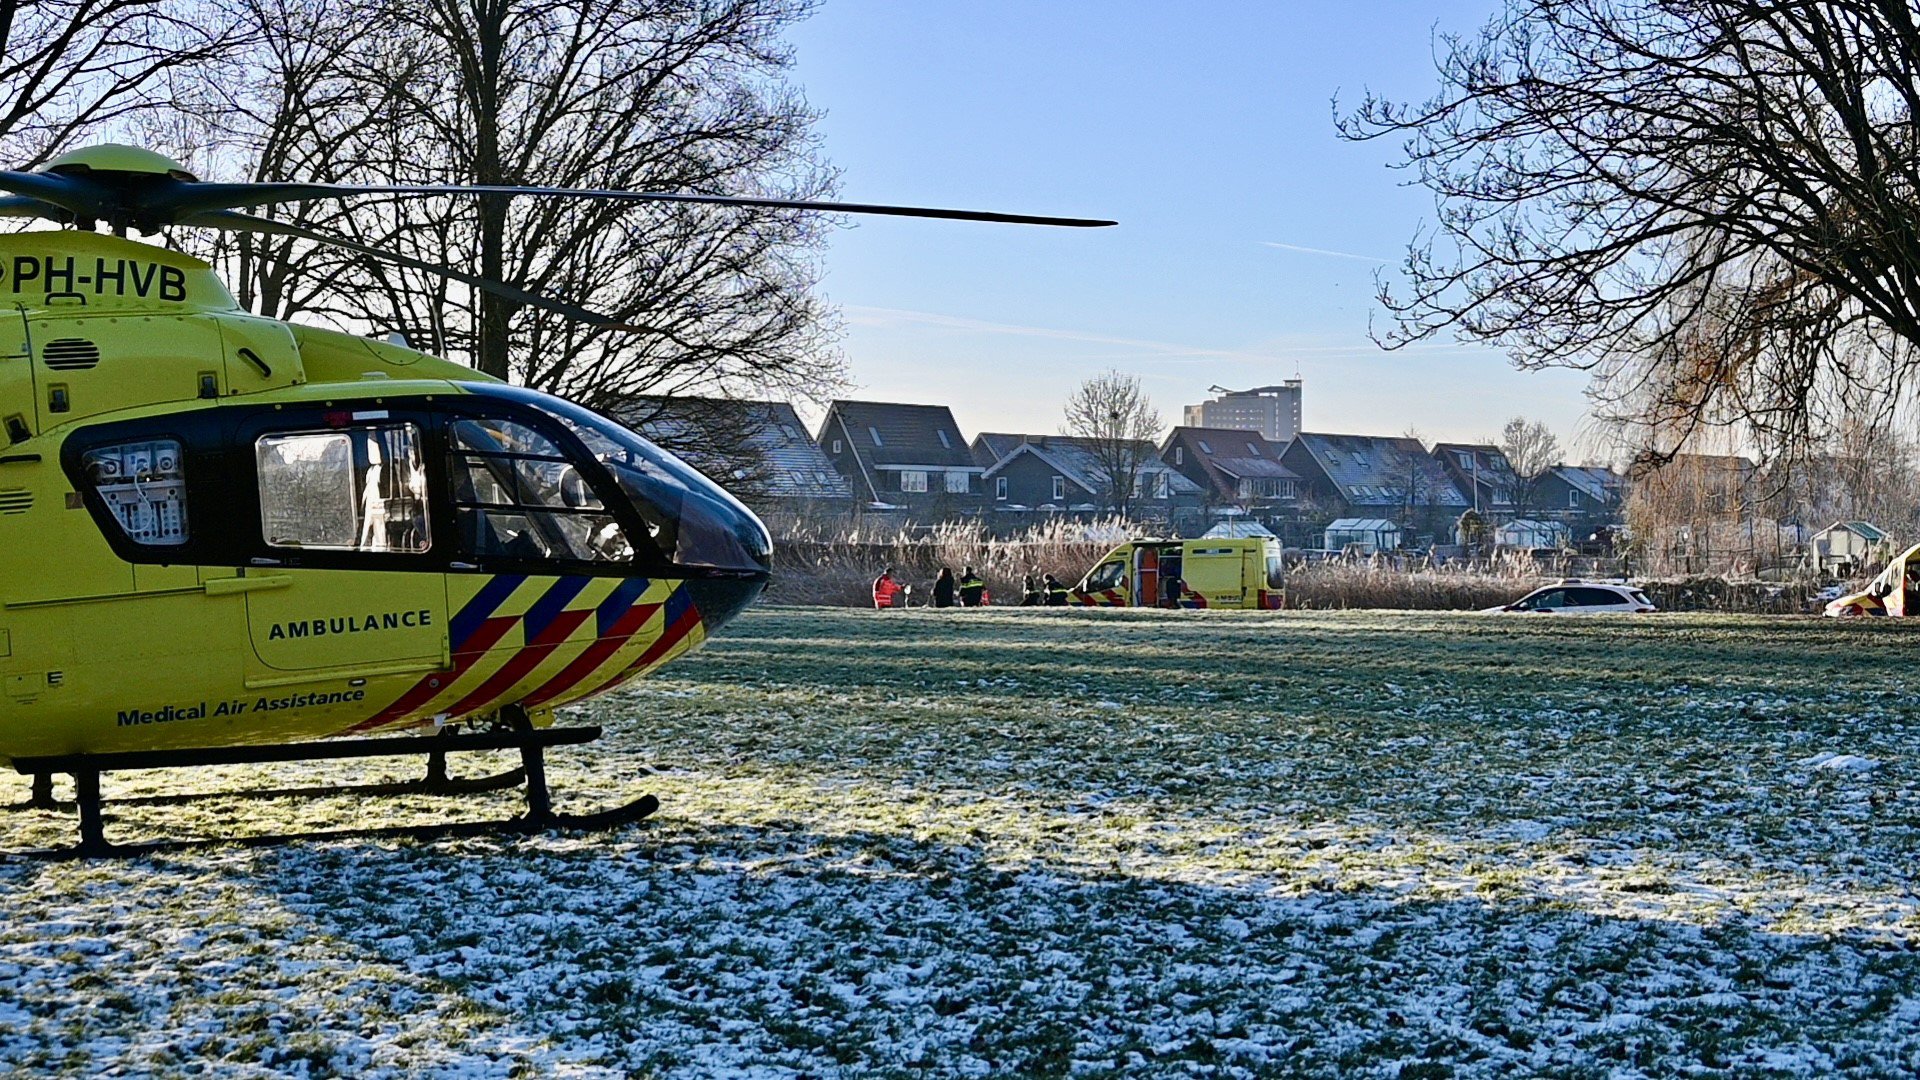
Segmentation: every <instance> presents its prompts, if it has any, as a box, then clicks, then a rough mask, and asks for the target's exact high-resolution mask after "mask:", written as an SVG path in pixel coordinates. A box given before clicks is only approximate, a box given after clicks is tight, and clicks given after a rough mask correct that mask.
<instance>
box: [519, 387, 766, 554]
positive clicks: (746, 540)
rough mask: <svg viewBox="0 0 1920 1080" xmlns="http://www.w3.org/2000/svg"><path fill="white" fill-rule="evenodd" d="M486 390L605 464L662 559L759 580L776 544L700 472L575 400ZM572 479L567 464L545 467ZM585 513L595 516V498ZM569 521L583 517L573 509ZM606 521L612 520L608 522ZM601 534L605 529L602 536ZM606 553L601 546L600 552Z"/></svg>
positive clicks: (558, 479)
mask: <svg viewBox="0 0 1920 1080" xmlns="http://www.w3.org/2000/svg"><path fill="white" fill-rule="evenodd" d="M488 392H490V393H493V394H505V395H508V396H512V397H515V398H517V399H519V400H520V401H522V402H523V403H525V404H529V405H532V406H534V407H535V408H538V409H539V410H540V411H542V412H544V413H546V414H547V415H549V416H551V417H553V418H554V419H556V420H558V421H560V422H561V423H562V424H563V425H565V427H566V428H567V430H568V431H569V432H571V433H572V434H573V435H574V436H575V437H576V438H578V439H579V440H580V442H581V443H582V444H583V445H584V446H585V447H586V449H587V452H588V453H590V454H592V455H593V457H594V458H595V459H596V460H598V461H599V462H600V464H601V465H603V466H605V467H606V469H607V471H608V472H609V473H611V474H612V475H613V479H614V482H615V483H617V484H618V485H619V487H620V490H621V493H622V494H624V495H626V496H627V498H628V500H629V501H630V502H631V503H632V504H633V507H634V509H635V510H636V511H637V512H638V514H639V516H640V519H641V521H642V523H643V524H644V525H645V526H646V529H647V533H648V538H649V539H650V540H651V541H652V544H653V546H654V547H656V548H657V549H658V550H659V552H660V554H661V556H662V557H663V558H665V559H666V560H667V561H668V562H670V563H672V564H673V565H674V566H676V567H685V568H689V569H697V570H706V571H710V572H717V573H719V574H721V575H724V576H731V575H737V574H751V575H763V574H765V573H766V572H767V570H768V569H769V567H770V565H771V562H772V558H773V541H772V539H771V537H769V536H768V534H767V529H766V526H764V525H762V524H761V523H760V519H759V518H757V517H755V516H754V515H753V512H752V511H751V510H748V509H747V508H746V507H745V506H743V505H741V504H740V502H739V501H738V500H737V499H735V498H734V497H733V496H732V495H729V494H727V492H726V491H725V490H724V489H722V488H721V487H720V486H719V485H717V484H715V483H714V482H713V481H711V480H709V479H707V478H706V477H705V476H704V475H702V474H701V473H700V472H699V471H698V470H696V469H694V468H693V467H692V466H690V465H688V464H687V463H686V462H684V461H681V460H680V459H679V458H677V457H675V456H674V455H673V454H671V453H668V452H667V451H665V450H663V449H661V448H660V447H658V446H655V445H654V444H653V443H651V442H649V441H648V440H647V439H645V438H644V437H642V436H640V435H638V434H636V433H634V432H632V431H629V430H627V429H626V428H624V427H622V426H620V425H619V424H617V423H614V422H613V421H611V420H608V419H606V418H605V417H603V416H600V415H599V414H597V413H594V412H591V411H589V410H587V409H583V408H581V407H580V406H578V405H575V404H573V403H572V402H569V401H565V400H563V399H561V398H556V397H551V396H548V395H545V394H537V393H533V392H529V391H525V390H519V389H517V388H511V387H489V388H488ZM548 468H550V469H554V470H555V471H556V472H558V471H559V470H564V472H565V473H572V469H571V467H570V466H561V465H558V464H557V463H554V464H552V465H548ZM568 483H569V478H568V477H567V476H566V475H554V476H546V477H543V478H542V484H543V486H545V487H546V488H548V489H550V490H560V491H562V492H564V491H565V490H566V489H567V485H568ZM571 483H574V484H578V485H579V488H580V490H581V491H582V492H583V493H584V498H585V499H588V500H592V498H593V496H592V493H591V491H590V490H589V489H588V488H587V486H586V485H585V484H583V483H580V482H579V477H578V476H577V475H574V476H572V477H571ZM582 509H583V510H585V509H591V510H593V511H599V512H600V514H601V515H602V516H604V514H605V511H604V510H601V508H600V504H599V502H598V501H597V500H595V501H593V502H592V503H591V507H590V508H589V507H587V506H586V505H585V504H582ZM574 516H580V515H579V512H578V511H576V512H575V514H574ZM607 521H608V522H609V523H610V522H611V519H607ZM603 531H604V530H603ZM600 550H605V546H604V544H603V546H602V547H601V548H600Z"/></svg>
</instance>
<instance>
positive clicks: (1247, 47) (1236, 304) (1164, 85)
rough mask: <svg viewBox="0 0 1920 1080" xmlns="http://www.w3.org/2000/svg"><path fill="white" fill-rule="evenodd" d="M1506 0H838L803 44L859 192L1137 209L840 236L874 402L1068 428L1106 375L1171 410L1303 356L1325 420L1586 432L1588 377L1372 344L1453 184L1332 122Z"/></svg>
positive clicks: (1001, 426)
mask: <svg viewBox="0 0 1920 1080" xmlns="http://www.w3.org/2000/svg"><path fill="white" fill-rule="evenodd" d="M1491 10H1492V3H1491V0H1474V2H1469V0H1442V2H1437V3H1399V2H1391V3H1368V4H1341V3H1319V2H1314V3H1307V2H1273V3H1256V2H1252V0H1241V2H1236V3H1218V4H1212V5H1170V4H1164V3H1146V2H1133V0H1103V2H1099V3H1094V2H1083V0H1048V2H1045V3H1033V2H1031V0H1028V2H1024V3H1016V2H1012V0H969V2H967V3H947V2H942V3H931V2H927V3H899V2H891V3H889V2H882V0H824V3H823V5H822V7H821V9H820V11H819V12H818V13H817V14H815V15H814V16H813V17H812V18H811V19H809V20H808V21H807V22H805V23H803V24H801V25H800V26H798V27H797V28H795V29H794V30H793V31H792V32H791V33H790V35H789V40H790V41H791V42H792V43H793V45H794V47H795V49H796V51H797V56H798V63H797V69H796V71H795V73H794V79H795V81H796V82H797V83H798V84H799V85H800V87H801V88H802V89H803V90H804V92H805V93H806V96H807V98H808V100H809V101H810V102H811V103H812V104H813V105H814V106H815V107H816V108H820V109H823V110H825V112H826V117H825V119H824V120H823V121H822V122H821V126H820V129H819V130H820V133H821V135H822V136H823V137H824V139H825V144H826V153H827V156H828V158H829V159H830V160H831V162H832V163H833V164H834V165H835V166H836V167H837V168H839V169H840V170H841V171H842V174H843V175H842V196H843V197H844V198H846V199H848V200H851V201H865V202H898V203H919V204H927V205H946V206H959V207H968V208H979V209H995V210H1012V211H1023V212H1031V213H1058V214H1067V215H1077V216H1087V217H1107V218H1116V219H1118V220H1119V221H1120V225H1119V227H1118V228H1113V229H1105V230H1069V229H1038V228H1031V227H1025V226H1007V225H979V224H967V223H954V222H934V221H913V220H906V219H892V218H886V219H867V220H864V221H860V222H858V223H856V224H854V225H853V227H851V228H847V229H843V230H840V231H838V232H837V233H836V234H835V235H834V237H833V239H832V242H831V247H830V249H829V251H828V253H827V256H826V269H827V275H826V279H825V282H824V288H825V291H826V294H827V296H828V297H829V298H830V299H831V300H832V301H833V302H834V303H835V304H837V305H839V306H840V308H841V310H842V312H843V314H844V317H845V320H846V324H847V326H846V329H847V333H846V337H845V340H844V342H843V347H844V350H845V353H846V356H847V359H848V363H849V368H850V370H851V374H852V377H853V379H854V381H855V382H856V383H857V384H858V389H857V391H856V392H855V395H854V396H858V397H865V398H874V399H882V400H901V401H919V402H929V403H944V404H948V405H951V406H953V409H954V412H955V414H956V416H957V417H958V419H959V421H960V426H961V427H962V429H963V430H965V431H967V432H968V433H969V434H971V433H974V432H978V431H982V430H1013V431H1037V432H1050V431H1055V430H1057V429H1058V427H1059V422H1060V406H1061V403H1062V401H1063V400H1064V399H1065V398H1066V396H1067V394H1068V393H1069V392H1070V391H1071V390H1072V389H1073V387H1074V386H1075V385H1077V384H1078V383H1079V382H1080V381H1081V380H1082V379H1084V378H1086V377H1088V376H1089V375H1092V374H1095V373H1097V372H1099V371H1101V370H1103V369H1105V368H1108V367H1115V368H1119V369H1120V370H1122V371H1127V372H1132V373H1136V374H1139V375H1140V376H1141V377H1142V378H1143V379H1144V381H1145V385H1146V387H1147V389H1148V391H1149V392H1150V393H1151V394H1152V395H1153V398H1154V401H1155V403H1156V404H1158V405H1159V407H1160V410H1161V413H1162V415H1163V416H1164V417H1165V419H1166V420H1167V421H1168V422H1169V423H1178V422H1179V412H1180V406H1181V405H1182V404H1185V403H1189V402H1195V401H1199V400H1201V399H1202V398H1203V397H1205V396H1207V394H1206V391H1207V388H1208V387H1209V386H1211V385H1213V384H1216V383H1218V384H1222V385H1226V386H1232V387H1243V386H1252V385H1259V384H1264V383H1270V382H1278V381H1279V380H1281V379H1285V378H1292V377H1294V375H1295V374H1296V373H1297V374H1298V375H1299V376H1300V377H1301V378H1302V379H1304V380H1305V399H1304V401H1305V405H1304V412H1305V423H1306V426H1307V428H1308V429H1309V430H1317V431H1340V432H1355V433H1364V434H1399V433H1401V432H1403V431H1405V430H1407V429H1408V428H1410V427H1412V428H1417V429H1419V430H1420V431H1421V432H1422V433H1423V434H1425V435H1426V436H1428V437H1429V438H1435V439H1473V438H1479V437H1482V436H1485V435H1487V434H1489V433H1492V432H1495V431H1497V430H1498V429H1499V427H1500V425H1501V424H1502V423H1503V422H1504V421H1505V420H1506V419H1507V418H1508V417H1510V416H1513V415H1515V414H1525V415H1527V416H1529V417H1531V418H1537V419H1543V420H1545V421H1547V422H1548V424H1549V425H1551V426H1552V427H1553V428H1554V430H1555V431H1556V432H1557V433H1558V434H1559V435H1560V437H1561V442H1562V444H1563V445H1567V444H1569V443H1572V442H1573V441H1574V439H1575V437H1576V436H1577V435H1578V434H1579V433H1580V430H1581V417H1582V416H1583V414H1584V412H1585V404H1586V403H1585V400H1584V397H1583V390H1584V388H1585V385H1586V380H1585V378H1584V377H1583V376H1580V375H1578V374H1575V373H1571V372H1564V371H1551V372H1545V373H1528V372H1520V371H1516V370H1515V369H1513V368H1512V367H1511V365H1509V364H1508V362H1507V361H1506V359H1505V358H1504V357H1503V356H1501V355H1500V354H1498V353H1495V352H1492V351H1489V350H1485V349H1482V348H1479V347H1469V346H1461V345H1457V344H1454V343H1452V342H1440V343H1437V344H1434V345H1427V346H1422V347H1416V348H1414V349H1411V350H1407V351H1403V352H1399V353H1392V354H1389V353H1384V352H1382V351H1381V350H1379V349H1378V348H1377V347H1375V346H1374V345H1373V344H1372V343H1371V341H1370V340H1369V338H1368V320H1369V318H1370V317H1371V318H1374V319H1376V320H1378V319H1382V318H1384V315H1383V314H1382V313H1380V312H1378V311H1377V310H1376V306H1377V305H1376V304H1375V303H1374V300H1373V275H1374V273H1375V271H1376V270H1377V269H1381V268H1384V269H1386V270H1388V271H1392V270H1393V268H1394V267H1395V266H1396V265H1397V263H1398V261H1399V259H1400V258H1401V256H1402V254H1403V253H1404V251H1405V248H1406V244H1407V241H1408V239H1409V238H1410V237H1411V236H1412V235H1413V233H1414V230H1415V229H1416V228H1417V227H1418V226H1419V225H1420V224H1421V223H1422V222H1423V221H1427V220H1431V218H1432V216H1433V204H1432V199H1431V197H1430V196H1429V195H1428V194H1427V192H1426V191H1425V190H1424V189H1421V188H1417V187H1413V188H1409V187H1406V186H1404V183H1403V182H1404V181H1405V179H1406V176H1405V174H1404V173H1398V172H1395V171H1392V170H1389V169H1388V168H1387V167H1386V165H1387V163H1388V162H1389V161H1391V160H1392V158H1393V156H1394V148H1393V147H1392V146H1389V145H1384V144H1376V145H1354V144H1349V143H1345V142H1342V141H1340V140H1339V139H1338V138H1336V137H1335V135H1334V132H1333V121H1332V107H1331V102H1332V99H1333V97H1334V95H1335V94H1336V93H1338V94H1339V95H1340V98H1341V100H1342V101H1343V102H1344V101H1351V100H1355V99H1357V98H1358V97H1359V95H1360V94H1361V92H1362V91H1363V90H1365V89H1367V88H1372V89H1375V90H1378V91H1382V92H1384V93H1387V94H1389V95H1392V96H1396V97H1400V98H1419V97H1425V96H1428V95H1430V94H1431V93H1432V90H1433V87H1434V74H1433V62H1432V38H1433V32H1434V30H1435V28H1436V27H1438V28H1441V29H1447V30H1457V31H1460V32H1463V33H1465V32H1471V31H1473V30H1474V29H1475V28H1477V27H1478V26H1479V24H1480V23H1481V22H1482V21H1483V19H1484V18H1485V16H1486V15H1487V14H1488V13H1489V12H1490V11H1491ZM1305 249H1313V250H1305Z"/></svg>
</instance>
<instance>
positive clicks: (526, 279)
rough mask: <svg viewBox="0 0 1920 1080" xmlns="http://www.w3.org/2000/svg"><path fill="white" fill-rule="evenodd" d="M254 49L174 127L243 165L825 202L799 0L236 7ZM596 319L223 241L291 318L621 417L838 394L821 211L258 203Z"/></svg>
mask: <svg viewBox="0 0 1920 1080" xmlns="http://www.w3.org/2000/svg"><path fill="white" fill-rule="evenodd" d="M228 2H230V3H233V4H235V5H237V6H238V7H239V8H240V9H241V10H243V11H244V12H245V13H246V15H247V17H248V18H249V19H250V20H251V21H253V22H254V23H256V24H257V25H258V27H259V28H260V33H261V35H262V37H263V39H264V43H263V45H262V46H261V47H259V48H257V49H255V50H253V51H251V52H250V53H249V55H248V56H247V58H246V59H247V64H246V65H245V67H244V69H240V68H236V70H234V71H232V72H231V73H230V78H228V79H226V80H223V81H222V82H221V83H220V85H217V86H208V87H205V88H203V89H202V91H201V92H202V96H203V97H204V98H205V99H206V100H207V101H208V103H209V106H208V108H206V109H205V110H203V111H204V113H205V114H206V115H207V116H209V117H212V118H214V119H213V120H212V121H210V122H204V123H202V124H201V126H200V130H198V131H197V132H190V133H189V134H188V136H187V137H186V138H184V139H183V140H182V141H184V142H186V143H188V144H190V145H191V146H193V147H194V148H196V150H197V151H198V152H203V153H205V154H206V155H207V156H208V157H209V158H210V159H211V160H212V161H213V162H215V163H224V164H226V165H227V166H228V168H227V170H226V171H228V172H229V173H232V172H244V173H246V174H248V175H249V177H250V178H259V179H268V178H271V179H288V178H298V179H318V180H328V181H336V182H343V183H370V184H396V183H397V184H493V185H532V186H542V187H577V188H603V189H605V188H618V189H639V190H655V191H685V192H695V193H703V194H735V195H757V196H769V197H787V198H801V199H812V198H819V197H822V196H825V195H828V194H830V193H831V189H832V184H833V176H832V174H831V172H830V171H829V170H827V169H826V168H825V167H824V166H822V165H821V164H820V163H819V162H818V160H817V158H818V148H817V145H816V140H815V137H814V135H813V133H812V122H813V119H814V116H813V113H812V112H811V111H810V110H809V109H808V108H807V107H806V105H805V103H804V101H802V100H801V99H800V97H799V96H798V94H797V93H795V92H794V91H793V90H792V89H791V88H790V87H788V86H787V85H786V84H785V83H784V82H783V81H782V79H781V75H782V72H783V71H784V69H785V67H786V65H787V64H788V63H789V61H790V57H789V54H788V52H787V50H786V49H785V47H784V46H783V45H782V44H781V43H780V37H779V35H780V32H781V31H782V30H784V29H785V27H786V26H787V25H788V24H789V23H791V22H792V21H793V20H795V19H797V18H799V17H801V16H802V15H804V14H805V13H806V10H807V5H806V3H805V2H804V0H722V2H718V3H710V4H709V3H690V2H687V0H640V2H634V0H627V2H616V0H431V2H428V3H421V4H405V3H400V2H398V0H228ZM268 213H269V214H271V215H274V216H277V217H279V218H281V219H282V220H286V221H290V222H293V223H295V224H298V225H300V226H302V227H304V228H315V229H319V230H321V231H324V232H331V233H336V234H343V235H345V236H347V237H348V238H350V239H352V240H355V241H357V242H359V243H361V244H365V245H369V246H374V247H379V248H383V249H387V250H392V251H396V252H399V253H400V254H402V255H405V256H408V257H410V258H414V259H418V260H421V261H423V262H428V263H436V264H448V265H454V266H463V267H468V268H471V269H475V270H477V271H479V272H480V273H481V274H482V275H484V276H487V277H491V278H494V279H496V280H499V281H503V282H505V283H507V284H508V285H510V286H513V287H517V288H521V289H525V290H528V291H531V292H537V293H542V294H546V295H548V296H553V297H557V298H561V299H564V300H567V301H569V302H572V303H576V304H579V305H581V306H583V307H587V308H590V309H593V310H595V311H598V312H601V313H603V314H604V315H606V316H607V317H608V321H607V322H606V323H604V324H594V325H588V324H583V323H580V322H577V321H572V320H569V319H567V318H566V317H564V316H561V315H556V314H553V313H550V312H547V311H544V310H540V309H535V308H530V307H524V306H521V305H518V304H515V303H513V302H511V301H509V300H505V299H502V298H499V297H496V296H493V295H491V294H487V293H481V292H479V291H477V290H473V289H469V288H467V287H465V286H462V285H458V284H452V283H449V282H448V281H447V280H446V279H445V278H444V277H439V276H435V275H433V274H431V273H428V272H425V271H422V270H419V269H410V268H407V267H402V266H395V265H393V264H391V263H388V262H383V261H380V260H377V259H371V258H364V257H356V256H351V255H342V254H340V253H339V252H337V251H333V250H329V249H325V248H321V247H317V246H315V245H312V244H309V243H307V242H305V241H293V242H288V241H286V240H285V239H283V238H280V237H257V236H243V237H238V238H225V239H222V240H220V241H218V243H219V245H220V247H219V248H218V249H216V253H217V254H222V255H224V256H226V257H228V258H230V259H231V260H233V262H232V266H233V269H234V270H235V271H236V278H237V279H238V280H239V281H240V282H241V289H240V291H241V292H242V294H243V299H245V300H246V301H247V302H248V303H249V304H250V305H252V306H254V307H255V309H256V310H261V311H263V312H264V313H268V314H273V315H276V316H279V317H288V316H292V315H297V314H309V315H321V316H325V317H329V318H331V319H332V320H333V321H335V322H338V323H343V324H347V325H352V326H355V327H357V328H362V329H374V330H392V329H399V330H402V331H404V332H405V333H406V335H407V336H408V338H409V340H410V341H411V342H412V343H414V344H416V345H418V346H420V347H422V348H425V349H427V350H429V351H432V352H438V353H442V354H445V355H452V356H456V357H465V358H467V359H469V360H470V361H471V362H472V363H473V364H474V365H475V366H476V367H478V368H479V369H481V370H483V371H486V372H488V373H491V374H495V375H499V376H502V377H508V378H512V379H514V380H515V381H518V382H522V383H526V384H528V385H533V386H538V387H540V388H542V389H548V390H553V391H556V392H559V393H563V394H565V395H567V396H570V397H572V398H574V399H576V400H579V401H582V402H583V403H585V404H588V405H591V406H594V407H597V408H602V409H614V410H617V409H619V408H620V407H621V406H622V405H623V404H624V403H626V402H628V401H629V400H631V399H632V398H634V397H636V396H638V395H641V394H647V393H653V394H666V395H689V394H710V395H720V396H732V395H738V394H741V393H743V392H750V393H751V394H752V396H767V395H770V394H772V395H780V394H810V395H813V396H821V395H830V394H831V393H833V392H834V391H835V389H836V388H837V387H838V385H839V383H840V377H841V370H842V368H841V363H840V358H839V356H838V354H837V352H836V351H835V350H834V348H833V337H834V325H833V321H832V317H831V314H830V313H829V311H828V310H827V308H826V307H825V306H824V304H823V302H822V301H821V300H820V299H819V298H818V297H817V296H816V295H815V294H814V293H813V291H812V285H813V284H814V282H815V279H816V277H817V264H816V256H817V251H818V247H819V244H820V242H821V240H822V237H823V235H824V233H823V230H824V228H825V227H826V225H825V224H824V223H823V222H822V221H821V219H820V216H819V215H818V214H808V213H801V212H796V211H786V210H768V209H752V208H713V207H702V206H696V205H692V204H674V203H669V204H644V205H638V204H632V203H619V202H612V201H589V200H576V199H549V198H538V197H529V196H516V197H511V198H509V197H506V196H486V197H478V198H476V197H471V196H449V197H444V198H428V199H421V198H405V199H395V198H366V199H361V200H358V201H357V202H356V203H355V205H354V206H353V207H352V209H351V211H346V210H344V209H343V208H341V207H340V206H338V205H334V204H327V203H311V204H294V205H290V206H287V207H280V208H275V209H273V210H270V211H268Z"/></svg>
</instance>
